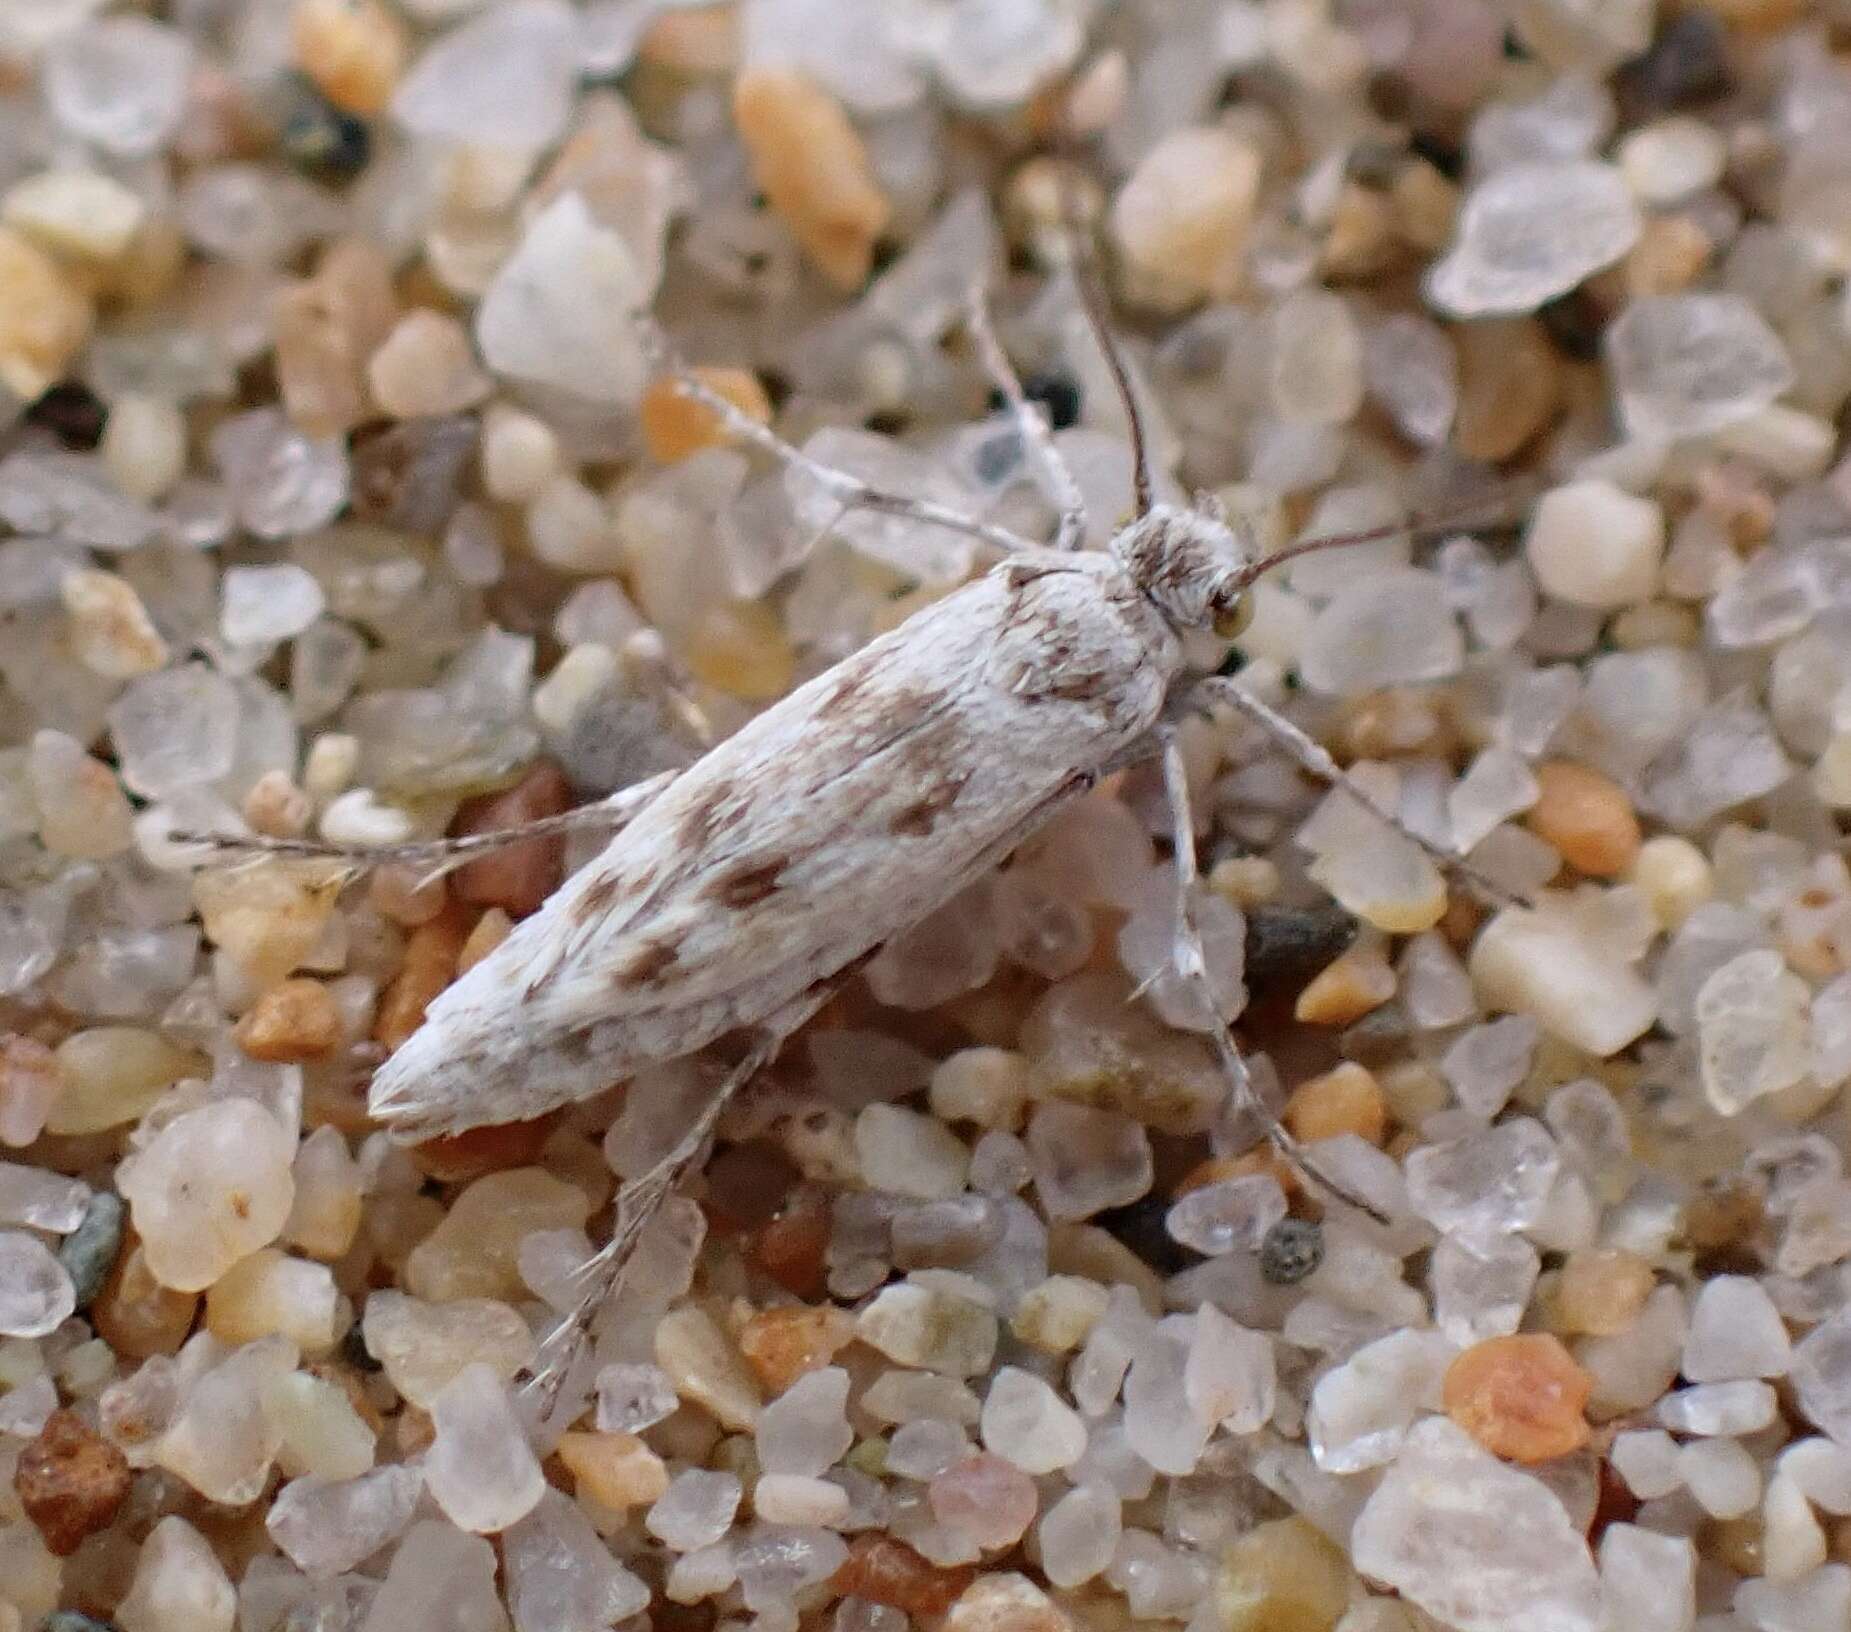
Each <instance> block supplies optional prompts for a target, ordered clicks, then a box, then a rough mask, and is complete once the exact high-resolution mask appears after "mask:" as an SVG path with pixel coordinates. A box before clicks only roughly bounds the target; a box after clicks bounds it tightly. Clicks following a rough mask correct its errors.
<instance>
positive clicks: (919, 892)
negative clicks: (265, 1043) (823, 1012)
mask: <svg viewBox="0 0 1851 1632" xmlns="http://www.w3.org/2000/svg"><path fill="white" fill-rule="evenodd" d="M1178 662H1179V659H1178V645H1177V641H1176V638H1175V636H1174V634H1173V633H1172V632H1171V631H1170V629H1169V628H1168V626H1167V625H1166V624H1165V622H1164V620H1163V618H1162V617H1161V616H1160V615H1159V614H1158V613H1157V612H1156V610H1155V609H1154V608H1153V607H1152V605H1151V603H1150V601H1149V600H1148V599H1147V598H1146V596H1145V594H1144V593H1143V591H1142V590H1141V589H1140V587H1139V586H1138V584H1137V583H1136V582H1135V581H1134V580H1133V578H1132V577H1131V576H1130V575H1129V574H1128V573H1127V572H1126V571H1125V569H1124V567H1123V566H1122V565H1121V564H1120V563H1119V561H1118V560H1117V559H1116V558H1114V557H1112V556H1109V555H1101V554H1084V555H1083V554H1063V553H1055V552H1051V551H1048V552H1040V551H1037V552H1033V553H1031V554H1023V555H1017V556H1014V557H1012V558H1011V559H1010V560H1008V561H1007V562H1005V563H1004V564H1003V565H1001V566H999V567H998V568H996V569H995V570H994V571H992V572H991V573H989V574H987V575H986V576H984V577H982V578H980V579H977V580H976V581H974V582H973V583H971V584H968V585H966V586H965V587H964V588H962V589H960V590H958V591H956V592H955V593H953V594H951V595H949V596H947V597H945V598H944V599H943V600H940V601H938V602H936V603H934V604H933V605H932V606H930V607H927V608H925V609H924V610H922V611H921V612H919V613H917V614H915V616H914V617H912V618H911V619H909V620H908V621H907V622H906V623H904V624H902V625H901V626H900V627H899V628H898V629H895V630H893V631H892V632H891V633H889V634H887V635H885V636H882V637H881V638H879V639H877V640H875V641H873V642H871V643H870V644H869V645H867V646H865V647H863V648H862V649H861V650H860V651H859V652H857V653H855V654H854V655H852V656H851V657H849V658H847V659H845V660H844V661H843V662H842V663H840V664H838V665H836V667H834V668H832V669H830V670H829V671H827V672H826V673H824V674H822V675H820V676H818V677H817V678H816V679H814V680H812V681H810V682H809V683H808V684H806V685H805V686H803V687H801V688H799V689H798V690H797V691H795V692H793V693H792V694H791V695H790V696H789V697H787V698H785V699H784V700H783V701H782V702H780V703H778V704H776V705H774V706H773V707H772V708H771V709H769V710H767V711H766V712H765V713H764V714H762V715H760V716H758V718H757V719H755V720H753V721H752V722H751V723H750V724H748V725H747V726H745V727H744V728H743V729H742V730H740V731H739V732H738V733H737V734H735V735H734V736H732V737H731V738H729V739H727V741H725V742H723V743H722V744H720V745H719V746H718V747H717V748H715V749H714V750H712V751H711V752H710V753H709V754H708V755H707V756H706V757H705V758H703V759H701V760H700V761H699V762H697V763H696V764H695V765H694V766H693V767H691V768H690V769H689V770H687V771H684V772H682V773H681V774H680V775H679V776H677V777H676V778H675V779H674V781H673V782H672V783H670V784H669V785H668V786H667V787H666V788H665V789H664V790H663V791H662V792H661V793H659V794H658V795H657V796H656V797H655V798H654V799H653V800H651V801H650V803H649V804H648V805H647V806H645V807H644V809H643V810H642V812H641V813H640V814H639V815H638V816H637V817H636V818H635V820H634V821H633V822H632V823H631V824H630V825H629V826H628V827H627V828H626V829H624V831H623V832H621V833H620V834H618V835H617V837H616V838H614V839H613V840H612V841H611V843H610V844H609V845H608V846H607V847H606V848H605V850H604V851H603V852H602V853H601V854H600V855H599V856H598V857H597V858H596V859H595V860H593V861H592V862H591V863H589V864H588V865H586V866H585V867H583V868H582V869H580V871H579V872H578V873H576V874H575V875H574V876H573V877H572V878H571V879H569V880H568V881H567V882H566V884H565V885H564V886H562V887H561V888H560V889H559V890H558V891H557V892H555V894H554V895H553V896H552V897H551V899H549V900H548V901H547V903H546V904H545V905H544V906H543V907H542V908H541V909H540V911H539V912H537V913H536V914H534V916H533V917H531V918H529V919H527V920H526V921H524V922H523V923H522V924H520V925H519V926H518V927H517V928H516V929H515V931H514V933H513V934H511V935H510V936H509V937H508V938H507V940H505V941H504V942H503V943H502V944H501V945H500V946H499V947H497V948H496V949H495V951H494V952H492V953H491V954H490V955H489V956H488V957H486V958H484V959H483V960H482V961H481V962H480V963H478V964H477V965H475V967H473V968H472V969H471V970H470V971H469V972H468V973H467V974H465V975H464V976H463V977H462V978H461V979H460V980H458V981H457V982H456V983H455V984H454V985H452V986H451V987H449V988H448V989H447V990H446V991H445V992H444V993H443V994H442V995H441V996H439V997H438V998H437V999H436V1001H434V1002H433V1003H432V1004H431V1006H430V1009H429V1010H428V1011H427V1013H426V1016H425V1021H424V1024H423V1026H422V1027H421V1028H420V1029H419V1031H418V1032H417V1033H416V1034H415V1035H414V1036H413V1037H412V1038H411V1039H410V1040H409V1041H408V1042H407V1043H405V1044H404V1046H402V1047H401V1048H400V1049H399V1050H398V1051H397V1052H396V1053H395V1054H393V1055H392V1057H391V1058H390V1059H389V1060H388V1061H387V1062H386V1063H385V1065H384V1066H382V1067H381V1069H380V1070H379V1072H378V1073H377V1075H376V1076H375V1078H374V1082H373V1089H372V1101H371V1103H372V1109H373V1111H374V1113H375V1114H376V1115H378V1116H380V1117H382V1118H383V1119H385V1120H387V1121H389V1122H390V1123H392V1124H393V1125H394V1126H395V1127H396V1128H397V1129H399V1130H400V1131H401V1132H404V1133H406V1134H408V1135H413V1136H417V1137H425V1136H428V1135H430V1134H434V1133H450V1132H457V1131H460V1130H462V1129H465V1128H469V1127H472V1126H476V1125H478V1124H482V1123H489V1122H507V1121H513V1120H519V1119H524V1118H529V1117H533V1116H537V1115H539V1114H541V1113H543V1112H544V1111H547V1110H549V1109H552V1108H553V1107H555V1106H557V1105H560V1104H563V1103H566V1102H568V1101H571V1100H575V1099H581V1098H585V1097H587V1096H589V1095H592V1094H596V1093H599V1092H601V1091H602V1090H603V1089H605V1088H607V1087H609V1086H610V1085H611V1084H612V1083H614V1082H616V1081H618V1080H620V1079H622V1078H624V1077H626V1076H628V1075H631V1074H633V1073H634V1072H635V1071H637V1070H638V1069H640V1068H642V1067H644V1066H647V1065H650V1064H656V1063H661V1062H665V1061H668V1060H673V1059H679V1058H681V1057H683V1056H685V1055H688V1054H692V1053H693V1052H695V1051H696V1050H697V1049H700V1048H701V1047H703V1046H704V1045H706V1044H707V1043H709V1042H711V1041H713V1040H714V1039H715V1038H717V1037H719V1036H721V1035H722V1034H724V1033H726V1032H730V1031H737V1030H742V1029H746V1030H750V1029H752V1028H757V1027H761V1026H763V1025H765V1024H766V1023H767V1022H768V1021H771V1020H772V1019H773V1018H774V1017H776V1016H777V1015H779V1014H780V1012H781V1011H784V1010H786V1009H787V1008H788V1007H789V1006H790V1005H791V1004H793V1003H794V1002H797V1001H798V1000H800V999H801V998H803V997H804V995H805V994H806V993H809V992H812V991H814V990H815V989H817V988H818V987H819V986H824V985H826V984H827V983H828V982H829V981H830V980H831V979H832V978H833V977H835V976H836V975H838V974H839V973H840V972H841V971H842V970H844V969H845V968H847V967H848V966H849V965H851V964H852V963H854V962H855V961H856V960H857V959H858V958H860V957H861V956H862V955H863V954H864V953H866V952H868V951H869V950H871V949H872V948H874V947H877V946H879V945H880V944H881V943H882V942H883V941H885V940H886V939H888V938H889V937H891V936H892V935H894V934H897V933H898V932H899V931H901V930H904V929H906V928H909V927H910V926H911V925H912V924H914V923H916V922H917V921H918V920H919V919H921V918H923V917H924V916H925V915H926V914H927V913H929V912H930V911H931V910H932V909H933V908H934V907H936V906H938V905H939V904H941V903H942V902H943V901H945V900H947V899H949V898H950V897H951V896H952V895H954V894H955V893H956V892H957V891H958V890H959V889H961V888H962V887H963V886H964V885H965V884H966V883H968V882H969V881H970V880H971V879H972V878H974V877H975V876H977V875H978V874H979V873H980V872H981V871H982V870H984V869H985V868H987V867H989V866H992V865H994V864H995V863H996V862H998V861H1000V860H1001V859H1003V857H1004V856H1005V855H1006V854H1007V853H1008V851H1009V850H1010V849H1012V848H1013V847H1014V846H1015V844H1017V843H1019V842H1020V841H1021V840H1022V839H1023V838H1026V837H1027V836H1028V835H1029V834H1030V833H1031V832H1032V831H1033V830H1034V829H1035V828H1036V827H1038V826H1039V825H1040V824H1041V823H1042V822H1043V821H1045V820H1046V818H1047V817H1048V816H1049V815H1051V814H1052V812H1053V810H1054V809H1055V808H1056V807H1057V806H1058V805H1059V804H1060V803H1061V802H1062V801H1063V800H1064V799H1066V798H1068V797H1070V796H1072V795H1073V794H1074V793H1076V792H1078V791H1080V790H1081V789H1083V788H1084V787H1085V786H1087V785H1089V783H1090V781H1091V780H1092V779H1093V778H1095V777H1096V776H1097V775H1099V774H1100V773H1101V772H1103V771H1104V770H1106V769H1108V768H1110V767H1111V766H1112V765H1113V764H1114V763H1116V762H1117V761H1118V760H1119V759H1120V758H1121V757H1122V756H1123V755H1124V754H1125V753H1126V751H1127V750H1128V749H1130V748H1131V747H1132V745H1133V744H1135V743H1137V742H1139V741H1140V739H1142V738H1144V737H1146V735H1147V734H1148V732H1149V731H1150V728H1151V726H1152V725H1153V724H1154V723H1155V722H1156V720H1157V718H1158V716H1159V714H1160V712H1161V710H1162V707H1163V703H1164V700H1165V697H1166V695H1167V693H1168V691H1169V688H1170V686H1171V684H1172V682H1173V681H1174V680H1175V678H1176V675H1177V670H1178Z"/></svg>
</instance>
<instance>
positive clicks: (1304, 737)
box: [1195, 676, 1522, 907]
mask: <svg viewBox="0 0 1851 1632" xmlns="http://www.w3.org/2000/svg"><path fill="white" fill-rule="evenodd" d="M1195 695H1196V698H1197V699H1198V700H1200V701H1203V702H1216V703H1226V704H1227V705H1228V706H1229V707H1230V708H1232V709H1234V710H1235V711H1236V712H1237V713H1239V714H1240V715H1242V716H1243V717H1244V718H1246V719H1249V720H1251V721H1253V723H1254V724H1255V725H1257V726H1259V727H1260V729H1261V730H1263V731H1264V732H1265V733H1266V734H1267V735H1268V736H1269V737H1271V738H1272V740H1273V741H1274V742H1275V743H1277V744H1278V745H1279V746H1280V747H1281V748H1283V749H1284V750H1285V751H1286V753H1288V754H1290V755H1291V757H1292V758H1293V759H1294V760H1296V761H1297V762H1298V765H1299V768H1300V769H1301V770H1303V771H1304V772H1305V773H1306V774H1307V775H1309V776H1313V777H1316V778H1317V780H1318V781H1320V782H1324V783H1327V784H1328V785H1329V786H1331V787H1335V788H1341V789H1342V790H1343V791H1344V792H1345V793H1347V794H1348V795H1349V796H1350V797H1351V798H1352V799H1354V800H1355V801H1356V802H1357V803H1358V804H1359V805H1361V806H1362V807H1363V809H1364V810H1366V811H1368V812H1369V814H1370V815H1371V816H1373V817H1375V819H1376V820H1377V821H1379V822H1381V823H1382V824H1383V825H1384V826H1386V827H1390V828H1392V829H1393V830H1394V831H1395V832H1397V833H1399V834H1400V835H1401V837H1402V838H1404V839H1406V840H1407V841H1408V842H1409V843H1410V844H1413V845H1416V846H1418V847H1419V849H1420V850H1421V851H1422V852H1423V853H1424V854H1425V855H1426V856H1427V857H1428V859H1429V860H1431V861H1432V862H1433V863H1434V865H1435V866H1437V867H1438V868H1439V869H1440V871H1441V872H1442V873H1448V874H1451V875H1452V876H1453V877H1455V878H1457V879H1459V880H1461V881H1462V882H1463V883H1465V884H1467V885H1469V886H1470V887H1471V888H1472V889H1473V890H1474V891H1475V892H1477V893H1478V894H1479V895H1481V896H1483V897H1484V898H1485V899H1486V900H1487V901H1490V902H1491V903H1493V904H1494V905H1496V906H1500V907H1508V906H1518V905H1521V904H1522V902H1521V901H1520V899H1519V898H1518V897H1517V896H1516V895H1514V894H1513V893H1512V892H1511V891H1509V890H1507V889H1505V888H1504V886H1503V885H1501V884H1499V883H1497V882H1496V881H1494V880H1492V879H1489V878H1487V877H1486V876H1485V875H1484V874H1483V873H1481V872H1479V871H1478V869H1477V868H1475V867H1473V866H1472V864H1471V863H1470V862H1468V861H1467V860H1466V859H1465V858H1464V857H1463V856H1461V855H1460V854H1459V852H1458V851H1456V850H1454V849H1452V848H1451V847H1450V846H1448V845H1444V844H1436V843H1434V841H1433V840H1432V839H1429V838H1427V837H1426V836H1425V835H1424V834H1420V833H1416V832H1415V831H1414V829H1413V828H1411V827H1409V826H1408V825H1407V823H1406V822H1404V821H1402V820H1401V818H1400V816H1398V815H1397V814H1396V813H1395V812H1394V811H1392V810H1390V809H1389V808H1388V807H1387V806H1386V805H1384V804H1383V803H1382V802H1381V800H1379V799H1377V798H1376V797H1375V795H1374V794H1372V793H1371V792H1370V791H1369V790H1368V789H1367V788H1365V787H1364V786H1363V785H1362V783H1360V782H1358V781H1357V780H1356V778H1355V777H1353V776H1351V775H1350V773H1349V772H1348V771H1346V770H1345V769H1344V768H1343V767H1342V766H1341V765H1339V764H1338V763H1337V762H1336V760H1335V759H1333V758H1332V757H1331V754H1330V751H1329V750H1328V749H1327V748H1325V746H1324V745H1323V744H1322V743H1321V742H1319V741H1318V740H1317V739H1316V738H1315V737H1313V736H1311V735H1310V733H1308V732H1306V731H1304V730H1301V729H1300V728H1299V727H1298V726H1296V725H1294V724H1293V723H1292V722H1291V721H1290V720H1288V719H1287V718H1286V717H1285V715H1283V714H1281V713H1280V712H1279V711H1278V709H1276V708H1273V707H1271V706H1270V705H1269V704H1267V703H1263V702H1261V701H1260V699H1259V698H1258V697H1255V696H1254V695H1253V693H1252V692H1250V691H1247V690H1246V689H1245V688H1244V687H1242V686H1239V685H1236V684H1235V683H1234V682H1233V681H1232V680H1228V679H1225V678H1222V677H1220V676H1211V677H1210V678H1208V679H1206V680H1203V681H1201V682H1200V683H1199V684H1198V685H1197V687H1196V689H1195Z"/></svg>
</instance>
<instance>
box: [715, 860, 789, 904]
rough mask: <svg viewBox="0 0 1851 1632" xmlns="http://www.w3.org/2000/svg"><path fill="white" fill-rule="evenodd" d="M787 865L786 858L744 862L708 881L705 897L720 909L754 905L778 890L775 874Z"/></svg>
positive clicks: (776, 875)
mask: <svg viewBox="0 0 1851 1632" xmlns="http://www.w3.org/2000/svg"><path fill="white" fill-rule="evenodd" d="M789 865H790V857H789V856H773V857H772V858H771V859H770V860H768V861H746V862H744V863H742V864H741V865H739V866H737V867H732V868H729V869H728V870H727V871H725V872H723V873H720V874H719V875H717V876H716V877H715V878H714V879H712V880H711V881H710V882H709V883H708V885H707V889H706V892H705V893H706V894H707V895H708V896H709V897H711V898H712V899H713V900H715V901H718V902H719V903H720V904H721V905H722V906H727V907H750V906H756V905H757V904H758V903H759V902H760V901H763V900H764V899H765V898H766V897H767V896H768V895H770V894H772V892H773V891H775V890H776V889H777V887H778V875H779V874H780V873H782V872H783V871H784V869H785V868H786V867H788V866H789Z"/></svg>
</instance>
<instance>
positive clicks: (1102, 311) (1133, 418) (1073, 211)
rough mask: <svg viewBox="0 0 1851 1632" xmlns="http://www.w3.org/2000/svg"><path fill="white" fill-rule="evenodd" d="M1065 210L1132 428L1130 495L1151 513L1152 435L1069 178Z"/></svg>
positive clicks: (1087, 301) (1073, 253) (1077, 278)
mask: <svg viewBox="0 0 1851 1632" xmlns="http://www.w3.org/2000/svg"><path fill="white" fill-rule="evenodd" d="M1062 196H1063V199H1064V204H1065V211H1066V216H1067V221H1066V231H1067V239H1068V248H1069V254H1070V257H1071V260H1072V264H1073V286H1074V289H1075V290H1076V291H1077V293H1078V294H1079V297H1080V311H1081V313H1082V314H1083V315H1084V316H1085V319H1086V326H1087V328H1088V330H1089V331H1090V332H1091V334H1092V337H1093V344H1094V345H1096V346H1097V347H1098V348H1099V353H1100V355H1101V356H1102V357H1104V358H1105V366H1106V371H1107V372H1108V373H1109V374H1110V375H1111V376H1112V389H1113V390H1114V391H1115V392H1116V393H1117V395H1118V400H1119V404H1120V406H1122V407H1123V409H1124V410H1125V423H1126V425H1127V426H1128V427H1129V428H1130V432H1131V499H1132V506H1133V508H1134V509H1135V511H1136V512H1137V514H1138V515H1140V516H1147V515H1149V514H1150V512H1151V507H1152V506H1153V505H1154V504H1155V503H1156V502H1157V500H1156V483H1155V481H1154V480H1153V479H1152V476H1151V468H1150V440H1149V438H1148V436H1147V435H1146V434H1145V428H1144V410H1143V409H1142V408H1141V407H1139V405H1138V399H1137V393H1136V392H1135V391H1133V389H1132V386H1131V370H1130V369H1129V368H1128V367H1126V365H1125V354H1124V352H1123V351H1122V350H1121V349H1120V348H1119V344H1118V341H1117V340H1116V339H1114V338H1113V335H1112V320H1111V307H1110V302H1109V301H1108V300H1107V298H1106V293H1105V288H1104V286H1103V284H1101V282H1100V280H1099V269H1098V266H1097V264H1096V263H1095V261H1094V259H1093V249H1092V232H1091V229H1090V228H1088V227H1087V226H1086V225H1085V224H1084V223H1083V222H1082V221H1081V220H1080V219H1079V210H1078V204H1077V198H1076V189H1075V188H1074V187H1073V186H1072V185H1071V184H1069V185H1068V186H1066V187H1065V188H1063V190H1062Z"/></svg>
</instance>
